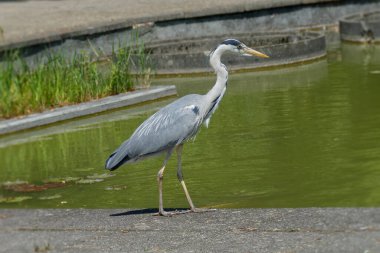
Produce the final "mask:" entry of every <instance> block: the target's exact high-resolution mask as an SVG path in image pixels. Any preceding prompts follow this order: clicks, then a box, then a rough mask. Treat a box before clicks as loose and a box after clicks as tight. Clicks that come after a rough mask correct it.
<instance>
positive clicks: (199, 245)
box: [0, 208, 380, 253]
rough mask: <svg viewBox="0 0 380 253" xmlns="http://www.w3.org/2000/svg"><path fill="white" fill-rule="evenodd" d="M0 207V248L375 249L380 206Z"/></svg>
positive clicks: (379, 245)
mask: <svg viewBox="0 0 380 253" xmlns="http://www.w3.org/2000/svg"><path fill="white" fill-rule="evenodd" d="M154 211H155V210H135V211H133V210H120V209H119V210H114V209H34V210H30V209H2V210H0V224H1V225H0V245H1V247H0V252H91V253H93V252H368V253H370V252H380V219H379V213H380V209H379V208H296V209H218V210H217V211H215V212H208V213H197V214H185V215H178V216H174V217H170V218H166V217H156V216H152V212H154Z"/></svg>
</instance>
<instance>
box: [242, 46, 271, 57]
mask: <svg viewBox="0 0 380 253" xmlns="http://www.w3.org/2000/svg"><path fill="white" fill-rule="evenodd" d="M243 50H244V53H246V54H249V55H253V56H257V57H260V58H269V56H268V55H266V54H263V53H260V52H259V51H256V50H254V49H252V48H249V47H245V48H244V49H243Z"/></svg>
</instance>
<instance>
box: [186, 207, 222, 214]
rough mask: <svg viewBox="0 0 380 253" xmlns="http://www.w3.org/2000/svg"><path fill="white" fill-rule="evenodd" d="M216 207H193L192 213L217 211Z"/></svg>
mask: <svg viewBox="0 0 380 253" xmlns="http://www.w3.org/2000/svg"><path fill="white" fill-rule="evenodd" d="M215 211H216V209H213V208H197V207H195V208H193V209H191V210H190V212H192V213H205V212H215Z"/></svg>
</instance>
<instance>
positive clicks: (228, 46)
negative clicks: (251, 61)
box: [219, 39, 269, 58]
mask: <svg viewBox="0 0 380 253" xmlns="http://www.w3.org/2000/svg"><path fill="white" fill-rule="evenodd" d="M219 47H223V48H224V49H225V51H231V52H235V53H239V54H241V55H249V56H257V57H260V58H269V56H268V55H266V54H263V53H261V52H259V51H256V50H254V49H252V48H250V47H247V46H246V45H245V44H244V43H242V42H240V41H238V40H236V39H227V40H225V41H223V42H222V44H220V45H219Z"/></svg>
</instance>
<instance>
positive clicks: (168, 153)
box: [157, 149, 173, 216]
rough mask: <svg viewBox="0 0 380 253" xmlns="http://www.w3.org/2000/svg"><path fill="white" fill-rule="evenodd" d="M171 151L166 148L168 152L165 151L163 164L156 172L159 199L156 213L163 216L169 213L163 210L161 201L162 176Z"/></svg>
mask: <svg viewBox="0 0 380 253" xmlns="http://www.w3.org/2000/svg"><path fill="white" fill-rule="evenodd" d="M172 152H173V150H172V149H170V150H168V152H167V153H166V157H165V160H164V164H163V166H162V168H161V169H160V170H159V171H158V173H157V182H158V201H159V205H158V215H163V216H168V215H170V214H169V213H167V212H165V211H164V204H163V201H162V180H163V178H164V171H165V167H166V164H167V162H168V160H169V158H170V156H171V154H172Z"/></svg>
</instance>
